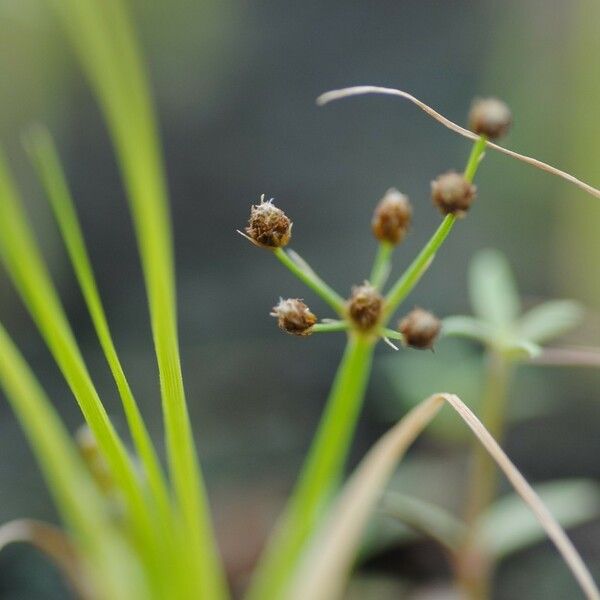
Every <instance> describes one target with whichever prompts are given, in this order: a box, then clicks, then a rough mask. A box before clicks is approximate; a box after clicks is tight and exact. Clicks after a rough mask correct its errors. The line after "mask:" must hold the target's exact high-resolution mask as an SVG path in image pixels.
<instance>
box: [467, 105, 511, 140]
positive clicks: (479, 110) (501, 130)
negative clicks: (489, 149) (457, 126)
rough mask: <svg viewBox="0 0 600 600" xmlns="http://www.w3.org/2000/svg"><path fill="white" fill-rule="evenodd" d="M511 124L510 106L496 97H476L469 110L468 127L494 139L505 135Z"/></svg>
mask: <svg viewBox="0 0 600 600" xmlns="http://www.w3.org/2000/svg"><path fill="white" fill-rule="evenodd" d="M511 125H512V113H511V112H510V108H508V106H507V105H506V104H505V103H504V102H502V100H498V99H497V98H476V99H475V100H474V102H473V104H472V106H471V111H470V112H469V129H470V130H471V131H473V132H474V133H477V134H478V135H485V136H486V137H488V138H489V139H490V140H496V139H498V138H501V137H503V136H505V135H506V133H507V132H508V130H509V129H510V126H511Z"/></svg>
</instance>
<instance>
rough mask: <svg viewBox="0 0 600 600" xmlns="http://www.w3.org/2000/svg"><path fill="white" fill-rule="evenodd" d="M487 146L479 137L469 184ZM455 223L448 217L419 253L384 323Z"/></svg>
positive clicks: (391, 298)
mask: <svg viewBox="0 0 600 600" xmlns="http://www.w3.org/2000/svg"><path fill="white" fill-rule="evenodd" d="M485 145H486V139H485V137H483V136H480V137H478V138H477V141H476V142H475V144H473V148H472V149H471V154H470V155H469V159H468V160H467V165H466V167H465V171H464V177H465V179H466V180H467V181H469V183H471V182H472V181H473V178H474V177H475V173H477V169H478V168H479V165H480V163H481V159H482V158H483V152H484V150H485ZM454 223H456V217H455V216H454V215H446V217H445V218H444V220H443V221H442V223H441V224H440V226H439V227H438V228H437V230H436V231H435V233H434V234H433V236H432V237H431V239H430V240H429V241H428V242H427V244H426V245H425V247H424V248H423V250H421V252H419V254H418V255H417V257H416V258H415V260H413V262H412V263H411V264H410V266H409V267H408V269H406V271H404V273H403V275H402V276H401V277H400V279H398V281H397V282H396V283H395V284H394V286H393V287H392V289H391V290H390V291H389V293H388V295H387V297H386V306H385V309H384V322H387V321H388V320H389V318H390V317H391V316H392V314H393V313H394V311H395V310H396V309H397V308H398V306H399V305H400V303H401V302H402V301H403V300H404V299H405V298H406V297H407V296H408V294H410V292H411V291H412V290H413V289H414V287H415V286H416V285H417V283H419V281H420V279H421V277H423V275H424V273H425V271H427V269H428V268H429V265H430V264H431V262H432V261H433V259H434V258H435V254H436V252H437V251H438V250H439V248H440V246H441V245H442V244H443V243H444V240H445V239H446V238H447V237H448V234H449V233H450V231H451V230H452V227H454Z"/></svg>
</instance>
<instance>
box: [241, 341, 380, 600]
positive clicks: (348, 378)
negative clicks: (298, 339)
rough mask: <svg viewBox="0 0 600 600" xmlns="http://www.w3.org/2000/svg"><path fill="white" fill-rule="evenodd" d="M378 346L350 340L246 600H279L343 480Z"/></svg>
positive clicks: (368, 342) (369, 342)
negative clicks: (317, 426) (332, 495)
mask: <svg viewBox="0 0 600 600" xmlns="http://www.w3.org/2000/svg"><path fill="white" fill-rule="evenodd" d="M374 343H375V340H374V339H372V338H370V337H369V338H368V337H363V336H358V335H356V334H351V335H350V338H349V341H348V344H347V346H346V351H345V353H344V357H343V358H342V362H341V364H340V366H339V369H338V372H337V374H336V377H335V380H334V382H333V387H332V389H331V393H330V395H329V399H328V401H327V406H326V408H325V413H324V414H323V417H322V419H321V422H320V425H319V429H318V431H317V434H316V436H315V438H314V441H313V443H312V445H311V449H310V451H309V454H308V458H307V459H306V462H305V463H304V467H303V469H302V472H301V475H300V478H299V481H298V483H297V484H296V487H295V489H294V492H293V494H292V496H291V499H290V500H289V502H288V505H287V507H286V510H285V512H284V515H283V517H282V518H281V520H280V522H279V524H278V526H277V530H276V532H275V534H274V536H273V538H272V539H271V541H270V543H269V545H268V547H267V549H266V551H265V553H264V555H263V558H262V559H261V562H260V564H259V566H258V568H257V570H256V572H255V577H254V579H253V581H252V584H251V586H250V589H249V592H248V595H247V598H248V599H249V600H279V599H280V598H282V597H283V595H284V591H285V587H286V585H287V584H289V581H290V577H291V576H292V575H293V573H294V570H295V568H296V567H297V564H298V559H299V557H300V555H301V553H302V551H303V550H304V548H305V545H306V543H307V542H308V540H309V538H310V536H311V534H312V532H313V531H314V530H315V526H316V524H317V522H318V520H319V518H320V517H321V515H322V513H323V510H324V509H325V507H326V505H327V502H328V500H329V499H330V497H331V494H332V493H333V492H334V490H335V489H336V487H337V485H338V482H339V480H340V478H341V475H342V470H343V467H344V463H345V459H346V456H347V454H348V449H349V447H350V443H351V441H352V436H353V432H354V429H355V426H356V422H357V420H358V415H359V412H360V408H361V406H362V401H363V398H364V394H365V389H366V386H367V382H368V379H369V374H370V372H371V362H372V356H373V348H374Z"/></svg>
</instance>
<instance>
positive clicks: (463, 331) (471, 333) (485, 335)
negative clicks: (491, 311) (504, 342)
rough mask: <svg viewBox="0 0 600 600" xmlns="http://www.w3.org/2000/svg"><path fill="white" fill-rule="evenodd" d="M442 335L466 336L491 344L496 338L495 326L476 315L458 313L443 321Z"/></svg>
mask: <svg viewBox="0 0 600 600" xmlns="http://www.w3.org/2000/svg"><path fill="white" fill-rule="evenodd" d="M442 335H444V336H447V337H464V338H469V339H472V340H476V341H478V342H481V343H482V344H490V343H492V342H493V339H494V328H493V327H490V325H489V324H488V323H485V322H484V321H480V320H479V319H476V318H474V317H469V316H464V315H456V316H453V317H446V318H445V319H444V320H443V321H442Z"/></svg>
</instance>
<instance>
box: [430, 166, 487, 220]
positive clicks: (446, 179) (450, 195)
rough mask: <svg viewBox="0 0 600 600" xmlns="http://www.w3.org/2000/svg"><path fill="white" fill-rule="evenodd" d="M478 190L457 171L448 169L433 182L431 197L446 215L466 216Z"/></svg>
mask: <svg viewBox="0 0 600 600" xmlns="http://www.w3.org/2000/svg"><path fill="white" fill-rule="evenodd" d="M476 192H477V188H476V187H475V186H474V185H473V184H472V183H469V182H468V181H467V180H466V179H465V178H464V177H463V175H461V174H460V173H457V172H456V171H448V172H447V173H444V174H443V175H440V176H439V177H438V178H437V179H436V180H435V181H432V182H431V198H432V199H433V203H434V204H435V205H436V206H437V207H438V208H439V209H440V211H441V213H442V214H444V215H449V214H452V215H456V216H457V217H464V215H465V213H466V212H467V211H468V210H469V207H470V206H471V204H472V203H473V200H475V193H476Z"/></svg>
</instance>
